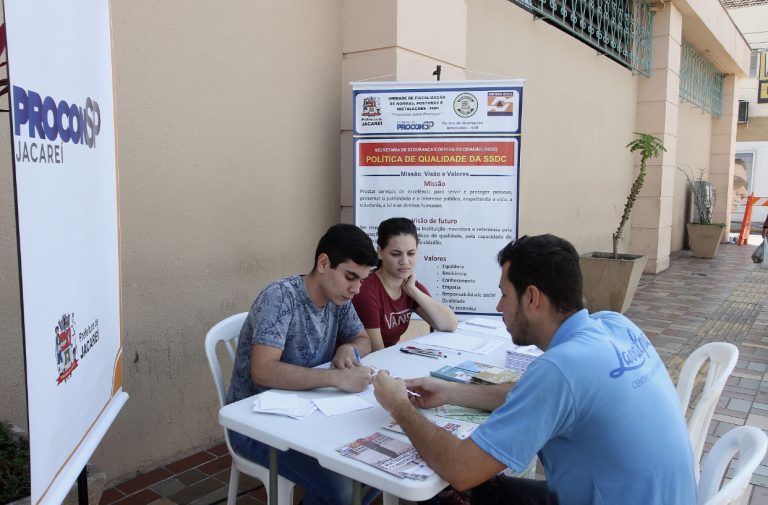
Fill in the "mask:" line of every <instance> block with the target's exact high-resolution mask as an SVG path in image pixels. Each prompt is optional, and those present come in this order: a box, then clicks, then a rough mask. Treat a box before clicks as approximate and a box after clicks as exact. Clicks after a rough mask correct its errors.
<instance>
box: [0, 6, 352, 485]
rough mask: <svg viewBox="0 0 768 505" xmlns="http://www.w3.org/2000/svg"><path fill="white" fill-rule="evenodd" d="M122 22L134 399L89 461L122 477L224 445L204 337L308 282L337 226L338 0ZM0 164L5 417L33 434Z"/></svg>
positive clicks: (122, 150)
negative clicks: (283, 287) (256, 303)
mask: <svg viewBox="0 0 768 505" xmlns="http://www.w3.org/2000/svg"><path fill="white" fill-rule="evenodd" d="M112 17H113V37H114V54H115V77H116V84H115V87H116V97H117V105H118V107H117V108H118V110H117V130H118V135H119V139H118V140H119V151H118V162H119V169H120V184H121V188H120V190H121V192H120V200H121V201H120V204H121V237H122V244H121V252H122V274H123V278H122V280H123V343H124V355H125V367H124V381H123V385H124V389H125V390H126V391H127V392H128V393H129V395H130V400H129V401H128V403H127V405H126V407H125V408H124V409H123V411H122V413H121V414H120V415H119V416H118V418H117V420H116V422H115V423H114V425H113V426H112V428H111V430H110V431H109V432H108V434H107V436H106V438H105V439H104V441H103V443H102V444H101V446H100V448H99V449H98V450H97V452H96V454H95V457H94V458H93V462H94V463H96V464H97V465H99V466H101V467H102V468H104V469H105V470H106V471H107V474H108V478H109V479H110V480H111V481H114V480H116V479H118V480H119V479H120V478H123V477H128V476H130V475H131V474H132V473H134V472H136V471H138V470H142V469H146V468H148V467H153V466H156V465H158V464H161V463H165V462H168V461H171V460H173V459H174V458H176V457H178V456H181V455H184V454H185V453H189V452H191V451H193V450H195V449H196V448H199V447H202V446H207V445H210V444H211V443H212V442H213V441H214V440H220V438H221V434H222V433H221V430H220V428H219V427H218V424H217V422H216V411H217V409H216V397H215V395H214V390H213V385H212V380H211V375H210V372H209V369H208V366H207V363H206V361H205V356H204V353H203V338H204V336H205V333H206V331H207V330H208V329H209V328H210V327H211V326H212V325H213V324H214V323H215V322H217V321H218V320H220V319H222V318H224V317H225V316H228V315H230V314H233V313H236V312H241V311H245V310H248V308H249V307H250V304H251V303H252V301H253V299H254V297H255V296H256V294H257V293H258V292H259V290H260V289H261V288H262V287H263V286H264V285H265V283H266V282H268V281H269V280H271V279H273V278H276V277H278V276H282V275H285V274H291V273H298V272H306V271H308V270H309V269H310V268H311V266H312V258H313V255H314V248H315V245H316V243H317V239H318V238H319V237H320V235H321V234H322V232H323V231H324V230H325V228H327V227H328V226H329V225H331V224H333V223H335V222H338V214H339V197H338V187H339V175H338V160H339V142H338V132H339V129H340V110H341V106H340V100H339V93H338V90H339V85H340V73H341V72H340V68H341V26H340V25H341V2H340V1H336V0H323V1H318V0H291V1H282V2H274V1H268V0H261V1H258V0H247V1H246V0H242V1H228V2H209V1H201V0H196V1H185V2H181V1H176V2H155V1H150V0H141V1H135V0H133V1H130V2H129V1H117V0H114V1H113V2H112ZM0 125H1V126H0V128H2V129H5V128H7V127H6V123H5V122H0ZM0 138H7V133H3V132H0ZM4 147H5V146H4ZM5 150H6V151H7V148H6V149H5ZM1 154H2V158H1V159H2V160H4V161H3V164H4V165H5V167H4V168H3V169H2V170H0V173H2V174H3V175H2V177H3V179H2V181H0V191H2V194H0V196H1V197H2V209H1V210H0V216H1V218H2V220H3V224H2V226H3V228H2V229H3V234H2V237H0V248H1V249H2V254H0V257H1V258H2V260H0V261H2V263H0V279H2V281H3V289H2V290H0V292H2V294H1V295H0V296H2V297H3V299H2V302H3V303H2V304H1V305H0V307H1V308H0V330H1V331H2V335H0V338H1V339H2V347H3V352H2V353H0V374H2V375H0V377H1V378H2V384H3V387H2V388H0V390H2V393H0V394H2V397H0V404H2V405H3V408H2V410H3V415H2V417H4V418H5V417H7V416H8V417H10V418H11V419H12V420H14V421H16V422H21V423H24V419H25V406H24V404H23V398H24V391H23V382H22V374H23V368H22V366H21V363H20V361H21V358H20V356H21V344H20V337H19V331H18V326H19V322H18V306H17V305H18V301H17V300H15V299H14V296H13V294H14V292H15V291H16V290H15V287H16V286H15V283H14V281H15V279H16V272H15V268H16V267H15V252H14V251H15V249H14V248H15V245H14V243H13V233H11V230H12V227H10V226H9V223H10V222H11V219H12V218H11V217H10V216H9V214H10V212H9V209H10V208H11V204H10V203H9V199H10V195H11V193H10V191H9V190H8V188H9V185H10V184H9V183H10V177H9V175H8V174H9V172H10V167H9V166H8V160H10V155H9V154H6V153H5V152H3V153H1Z"/></svg>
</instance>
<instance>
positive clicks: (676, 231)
mask: <svg viewBox="0 0 768 505" xmlns="http://www.w3.org/2000/svg"><path fill="white" fill-rule="evenodd" d="M677 125H678V128H677V132H678V134H677V167H679V168H680V169H681V170H685V171H686V172H688V175H689V176H691V178H698V177H699V170H704V179H705V180H706V179H707V177H708V174H709V159H710V155H709V152H710V138H711V134H712V116H710V115H709V114H707V113H706V112H704V111H702V110H701V109H699V108H698V107H696V106H694V105H692V104H690V103H688V102H682V101H681V103H680V106H679V107H678V117H677ZM677 167H676V168H677ZM688 193H689V190H688V181H687V180H686V179H685V175H683V174H682V173H681V172H680V170H677V169H676V170H675V198H674V208H673V217H672V242H671V250H672V251H678V250H680V249H682V248H683V239H684V234H685V223H687V222H689V216H688V212H689V207H690V205H692V204H690V203H688V200H689V196H688Z"/></svg>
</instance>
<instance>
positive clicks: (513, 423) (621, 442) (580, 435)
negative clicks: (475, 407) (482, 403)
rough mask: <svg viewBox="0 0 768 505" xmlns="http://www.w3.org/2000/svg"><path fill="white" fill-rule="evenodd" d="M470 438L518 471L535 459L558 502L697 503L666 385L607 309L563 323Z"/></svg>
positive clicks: (674, 400)
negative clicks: (517, 382)
mask: <svg viewBox="0 0 768 505" xmlns="http://www.w3.org/2000/svg"><path fill="white" fill-rule="evenodd" d="M472 440H473V441H474V442H475V443H476V444H477V445H478V446H479V447H480V448H481V449H483V450H484V451H485V452H487V453H488V454H489V455H491V456H493V457H494V458H495V459H497V460H498V461H500V462H502V463H503V464H505V465H507V466H509V467H510V468H511V469H513V470H516V471H520V470H522V469H523V468H525V466H526V465H527V464H528V463H529V462H530V461H531V459H532V458H533V456H534V455H535V454H536V453H538V454H539V459H540V460H541V462H542V464H543V465H544V469H545V472H546V476H547V482H548V485H549V488H550V490H551V491H554V492H555V493H557V496H558V500H559V503H560V504H561V505H576V504H622V505H653V504H676V505H686V504H691V505H693V504H695V503H696V479H695V477H694V466H693V450H692V449H691V444H690V441H689V438H688V431H687V428H686V425H685V421H684V417H683V412H682V409H681V407H680V400H679V399H678V396H677V393H676V391H675V388H674V386H673V385H672V381H671V380H670V378H669V375H668V373H667V370H666V368H665V367H664V363H663V362H662V361H661V359H660V358H659V355H658V354H657V353H656V350H655V349H654V347H653V346H652V345H651V342H650V341H649V340H648V337H646V336H645V334H643V332H642V331H640V329H639V328H638V327H637V326H635V325H634V324H633V323H632V322H631V321H630V320H629V319H627V318H626V317H624V316H622V315H621V314H617V313H614V312H598V313H595V314H592V315H591V316H590V315H589V313H588V312H587V311H586V310H581V311H579V312H577V313H575V314H573V315H572V316H571V317H569V318H568V319H567V320H566V321H565V322H564V323H563V324H562V325H561V326H560V328H559V329H558V330H557V332H556V333H555V335H554V337H553V338H552V342H551V343H550V346H549V348H548V349H547V351H546V352H545V353H544V354H543V355H541V356H540V357H539V358H538V359H536V360H535V361H534V362H533V363H532V364H531V365H530V367H529V368H528V370H527V372H526V373H525V375H524V376H523V377H522V378H521V380H520V382H519V384H517V386H516V387H514V388H513V389H512V390H511V391H510V392H509V394H508V395H507V399H506V402H505V403H504V404H503V405H502V406H501V407H499V408H498V409H496V410H495V411H493V413H492V414H491V416H490V417H489V418H488V420H487V421H486V422H485V423H483V424H482V425H481V426H480V427H479V428H478V429H477V430H475V432H474V433H473V434H472Z"/></svg>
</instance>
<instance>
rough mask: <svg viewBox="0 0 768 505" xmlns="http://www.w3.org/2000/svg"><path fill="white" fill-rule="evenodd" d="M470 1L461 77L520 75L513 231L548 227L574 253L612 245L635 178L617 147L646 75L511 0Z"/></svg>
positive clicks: (629, 127) (626, 134) (627, 135)
mask: <svg viewBox="0 0 768 505" xmlns="http://www.w3.org/2000/svg"><path fill="white" fill-rule="evenodd" d="M467 6H468V21H467V23H468V28H467V38H468V42H467V78H468V79H488V78H502V77H503V76H509V77H524V78H526V79H527V82H526V84H525V88H524V89H525V91H524V95H523V141H522V147H521V169H520V174H521V175H520V234H521V235H523V234H538V233H554V234H557V235H560V236H563V237H565V238H567V239H568V240H570V241H572V242H573V243H574V245H575V246H576V248H577V249H578V250H579V251H580V252H587V251H594V250H610V247H611V234H612V233H613V232H614V231H615V230H616V227H617V226H618V224H619V219H620V217H621V212H622V210H623V208H624V202H625V200H626V196H627V193H628V192H629V187H630V185H631V183H632V178H633V158H632V156H630V154H629V153H628V151H627V150H626V149H625V147H624V146H626V144H627V143H628V142H629V141H630V140H632V132H633V131H634V124H635V97H636V94H637V91H636V90H637V79H644V77H636V76H633V75H632V72H631V71H629V70H627V69H626V68H624V67H622V66H621V65H619V64H617V63H615V62H614V61H612V60H610V59H608V58H606V57H602V56H598V55H597V53H596V52H595V50H594V49H592V48H590V47H588V46H586V45H585V44H582V43H580V42H578V41H577V40H576V39H574V38H573V37H571V36H570V35H567V34H565V33H564V32H562V31H560V30H558V29H556V28H554V27H552V26H550V25H548V24H547V23H545V22H543V21H534V20H533V18H532V16H531V14H530V13H528V12H526V11H524V10H523V9H521V8H520V7H518V6H516V5H514V4H512V3H510V2H506V1H503V0H494V1H490V2H489V1H487V0H467ZM489 74H491V75H489ZM587 76H588V77H587ZM628 232H629V229H628V228H627V234H626V239H627V240H625V241H624V244H623V245H622V247H621V249H622V250H626V248H627V247H628V245H629V234H628Z"/></svg>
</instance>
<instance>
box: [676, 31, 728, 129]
mask: <svg viewBox="0 0 768 505" xmlns="http://www.w3.org/2000/svg"><path fill="white" fill-rule="evenodd" d="M681 49H682V54H681V55H680V98H682V99H683V100H686V101H688V102H691V103H692V104H694V105H695V106H697V107H700V108H701V109H703V110H704V111H705V112H708V113H709V114H711V115H712V117H715V118H719V117H720V115H721V114H722V110H723V77H724V76H723V74H721V73H720V72H718V70H717V68H715V65H713V64H712V62H711V61H709V59H708V58H707V57H706V56H705V55H704V54H703V53H701V52H700V51H699V50H698V49H696V48H695V47H693V45H691V44H690V43H689V42H687V41H685V40H683V45H682V48H681Z"/></svg>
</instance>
